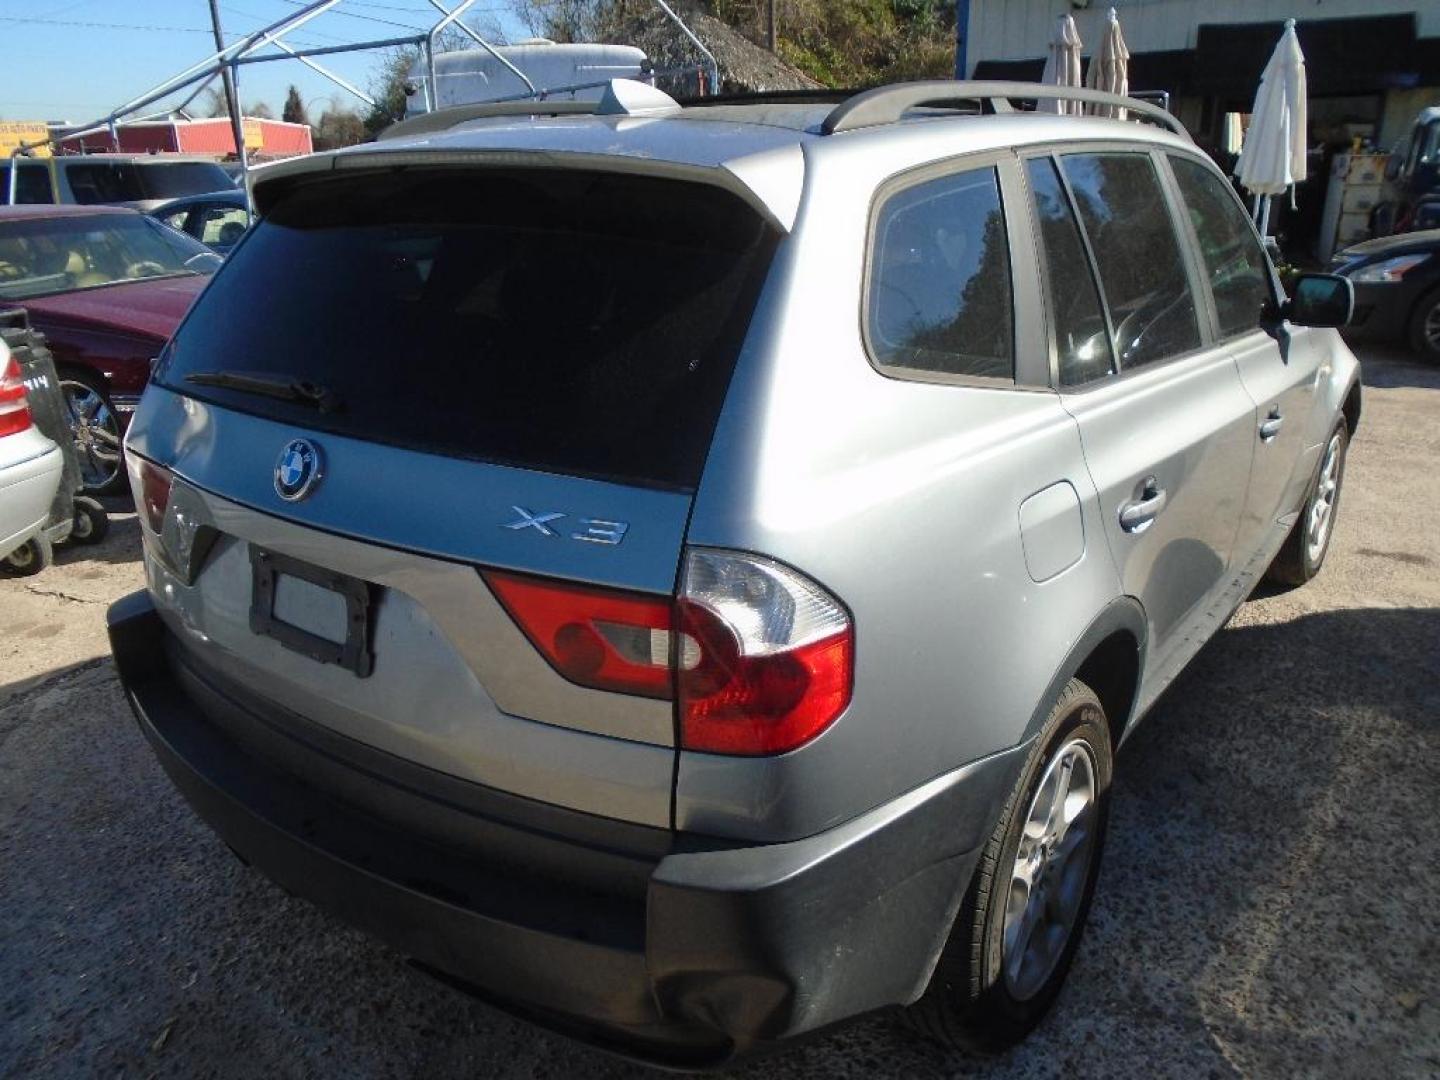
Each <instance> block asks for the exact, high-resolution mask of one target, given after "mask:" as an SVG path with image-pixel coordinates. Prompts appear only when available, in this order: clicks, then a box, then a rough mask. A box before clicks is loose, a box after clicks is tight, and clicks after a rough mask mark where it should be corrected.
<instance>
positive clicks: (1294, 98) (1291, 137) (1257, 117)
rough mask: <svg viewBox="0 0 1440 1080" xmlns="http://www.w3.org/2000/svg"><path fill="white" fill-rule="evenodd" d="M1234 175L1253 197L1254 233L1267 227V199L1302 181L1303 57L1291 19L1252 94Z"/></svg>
mask: <svg viewBox="0 0 1440 1080" xmlns="http://www.w3.org/2000/svg"><path fill="white" fill-rule="evenodd" d="M1235 175H1236V176H1237V177H1239V179H1240V183H1241V184H1242V185H1244V187H1245V190H1247V191H1249V192H1250V193H1251V194H1252V195H1254V196H1255V203H1256V211H1257V213H1258V216H1259V220H1260V234H1261V235H1262V236H1263V235H1264V234H1265V230H1266V227H1267V226H1268V225H1269V224H1270V196H1272V195H1279V194H1281V193H1283V192H1284V191H1285V189H1286V188H1289V187H1291V186H1292V185H1294V184H1298V183H1299V182H1300V181H1301V180H1304V179H1305V175H1306V166H1305V56H1304V54H1303V53H1302V52H1301V51H1300V39H1299V38H1297V37H1296V36H1295V20H1294V19H1286V20H1285V33H1284V34H1282V35H1281V36H1280V44H1278V45H1276V46H1275V52H1274V54H1273V55H1272V56H1271V57H1270V62H1269V63H1268V64H1266V65H1265V72H1264V74H1262V75H1261V76H1260V89H1259V90H1258V91H1257V92H1256V94H1255V108H1254V109H1253V110H1252V112H1251V116H1250V130H1249V131H1247V132H1246V133H1245V144H1244V145H1243V146H1242V147H1241V148H1240V160H1239V161H1237V162H1236V163H1235Z"/></svg>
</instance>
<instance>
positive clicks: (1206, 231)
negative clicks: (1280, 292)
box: [1170, 157, 1274, 338]
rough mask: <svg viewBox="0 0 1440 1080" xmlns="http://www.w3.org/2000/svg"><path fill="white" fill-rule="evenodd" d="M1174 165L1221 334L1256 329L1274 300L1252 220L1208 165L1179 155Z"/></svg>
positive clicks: (1232, 334)
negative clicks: (1208, 280)
mask: <svg viewBox="0 0 1440 1080" xmlns="http://www.w3.org/2000/svg"><path fill="white" fill-rule="evenodd" d="M1170 165H1171V167H1172V168H1173V169H1174V170H1175V182H1176V183H1177V184H1178V185H1179V186H1180V194H1181V195H1182V196H1183V197H1184V199H1185V207H1186V209H1187V210H1188V211H1189V213H1190V223H1191V224H1192V225H1193V226H1194V227H1195V235H1196V237H1197V238H1198V239H1199V241H1200V254H1201V256H1202V258H1203V259H1204V261H1205V275H1206V276H1207V277H1208V278H1209V279H1210V293H1211V295H1212V296H1214V298H1215V313H1216V315H1217V316H1218V318H1219V322H1220V336H1221V337H1222V338H1227V337H1233V336H1234V335H1236V334H1244V333H1247V332H1249V331H1251V330H1254V329H1256V328H1257V327H1259V325H1260V323H1261V321H1262V316H1263V313H1264V311H1265V308H1266V306H1267V305H1268V304H1269V303H1270V302H1271V301H1272V300H1273V299H1274V297H1273V296H1272V294H1271V292H1270V269H1269V265H1268V264H1267V262H1266V260H1265V252H1264V251H1262V250H1261V248H1260V241H1259V240H1258V239H1256V237H1255V232H1254V230H1253V229H1251V228H1250V219H1249V218H1247V217H1246V216H1245V211H1243V210H1241V209H1240V206H1239V204H1237V203H1236V202H1235V195H1234V193H1233V192H1232V191H1231V190H1230V186H1229V185H1228V184H1226V183H1225V181H1224V180H1221V179H1220V177H1218V176H1216V175H1215V174H1214V173H1213V172H1211V171H1210V170H1209V169H1207V168H1205V166H1203V165H1201V164H1200V163H1198V162H1195V161H1189V160H1187V159H1185V158H1181V157H1171V159H1170Z"/></svg>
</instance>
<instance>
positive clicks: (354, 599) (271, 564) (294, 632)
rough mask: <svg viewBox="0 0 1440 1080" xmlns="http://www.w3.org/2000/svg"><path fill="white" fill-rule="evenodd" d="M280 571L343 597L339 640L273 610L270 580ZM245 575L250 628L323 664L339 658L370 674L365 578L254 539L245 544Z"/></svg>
mask: <svg viewBox="0 0 1440 1080" xmlns="http://www.w3.org/2000/svg"><path fill="white" fill-rule="evenodd" d="M282 574H283V575H285V576H287V577H292V578H298V579H299V580H301V581H306V582H309V583H310V584H311V585H316V586H318V587H320V588H321V589H324V590H326V591H328V592H332V593H335V594H336V595H337V596H339V597H340V598H341V599H343V600H344V602H345V640H344V641H343V642H338V641H331V640H330V639H329V638H325V637H321V636H320V635H319V634H313V633H311V632H310V631H308V630H304V629H302V628H300V627H298V626H294V625H292V624H290V623H288V622H285V621H284V620H283V619H280V618H278V617H277V616H276V614H275V586H276V582H277V580H278V579H279V577H280V576H281V575H282ZM250 576H251V587H250V629H251V631H252V632H253V633H256V634H262V635H264V636H265V637H269V638H273V639H274V640H276V641H278V642H279V643H280V644H281V645H283V646H284V647H285V648H287V649H291V650H293V651H295V652H298V653H302V654H303V655H305V656H308V657H310V659H312V660H317V661H319V662H320V663H322V664H338V665H339V666H340V667H342V668H344V669H345V670H346V671H349V672H352V673H354V674H355V675H356V676H358V677H359V678H362V679H364V678H367V677H368V676H369V675H370V673H371V671H372V670H373V669H374V664H375V660H374V656H373V654H372V652H371V648H370V614H371V609H372V607H373V599H374V597H373V590H372V586H371V585H370V583H369V582H366V581H361V580H360V579H359V578H353V577H350V576H349V575H348V574H338V573H336V572H335V571H333V570H326V569H323V568H322V567H319V566H313V565H311V564H310V563H307V562H303V561H301V560H300V559H296V558H293V557H291V556H289V555H282V554H280V553H279V552H278V551H267V550H265V549H264V548H262V547H258V546H257V545H255V544H251V545H250Z"/></svg>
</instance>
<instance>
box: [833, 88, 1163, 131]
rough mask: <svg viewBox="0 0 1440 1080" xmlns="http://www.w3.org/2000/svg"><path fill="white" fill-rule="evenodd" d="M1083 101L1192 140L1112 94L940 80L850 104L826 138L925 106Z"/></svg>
mask: <svg viewBox="0 0 1440 1080" xmlns="http://www.w3.org/2000/svg"><path fill="white" fill-rule="evenodd" d="M1012 99H1013V100H1019V101H1026V100H1030V101H1035V100H1043V101H1079V102H1084V103H1085V104H1087V105H1110V106H1113V107H1115V108H1121V109H1125V110H1127V111H1129V112H1132V113H1134V114H1135V115H1136V116H1137V118H1139V119H1141V120H1148V121H1149V122H1150V123H1152V124H1158V125H1159V126H1161V127H1164V128H1168V129H1169V130H1170V131H1173V132H1174V133H1175V134H1177V135H1183V136H1185V137H1186V138H1189V132H1187V131H1186V130H1185V125H1183V124H1182V123H1180V121H1179V120H1178V119H1176V118H1175V117H1174V116H1172V115H1170V114H1169V113H1168V112H1166V111H1165V110H1164V109H1162V108H1160V107H1159V106H1158V105H1151V104H1150V103H1149V102H1145V101H1137V100H1135V99H1134V98H1129V97H1122V96H1121V95H1119V94H1107V93H1105V92H1104V91H1102V90H1091V89H1088V88H1085V87H1078V86H1048V85H1046V84H1044V83H1027V82H962V81H960V80H948V79H945V80H942V79H934V80H931V81H929V82H908V83H896V84H895V85H893V86H878V87H876V88H875V89H874V90H867V91H865V93H863V94H857V95H856V96H855V97H852V98H850V99H849V100H847V101H846V102H845V103H844V104H843V105H840V106H838V107H836V108H835V109H834V110H832V111H831V113H830V115H829V116H827V117H826V118H825V122H824V123H823V124H822V125H821V128H820V130H821V132H822V133H823V134H825V135H834V134H835V133H836V132H840V131H854V130H856V129H857V128H867V127H876V126H878V125H880V124H893V123H895V122H896V121H897V120H899V119H900V118H901V117H902V116H904V115H905V113H906V112H908V111H909V110H911V109H914V108H917V107H919V106H921V105H942V106H943V105H948V104H952V103H955V102H961V101H974V102H979V103H980V106H981V107H982V108H986V107H988V108H989V110H990V111H991V112H993V113H1008V112H1014V111H1015V109H1014V107H1013V106H1012V105H1011V104H1010V102H1011V100H1012Z"/></svg>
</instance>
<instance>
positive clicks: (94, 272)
mask: <svg viewBox="0 0 1440 1080" xmlns="http://www.w3.org/2000/svg"><path fill="white" fill-rule="evenodd" d="M219 265H220V258H219V257H218V256H217V255H216V254H215V253H214V252H213V251H211V250H210V249H208V248H207V247H205V246H204V245H203V244H201V243H199V242H198V241H196V240H193V239H191V238H190V237H188V236H186V235H184V234H183V233H178V232H176V231H175V230H174V229H171V228H169V227H167V226H165V225H162V224H160V222H158V221H155V220H154V219H153V218H149V217H146V216H145V215H144V214H141V213H139V212H138V211H135V210H127V209H124V208H122V207H114V206H103V207H102V206H94V207H87V206H0V305H3V306H22V307H24V308H25V309H26V310H27V311H28V312H29V313H30V321H31V324H32V325H33V326H34V327H35V328H36V329H38V330H40V331H41V332H42V333H43V334H44V335H45V336H46V338H47V339H49V343H50V349H51V351H52V352H53V353H54V355H55V364H56V367H57V368H58V370H59V373H60V381H61V386H62V387H63V388H64V390H65V395H66V399H67V403H68V404H69V406H70V409H71V413H72V416H73V421H74V430H75V441H76V448H77V450H78V451H79V452H80V458H81V462H82V474H83V477H84V481H85V490H86V491H88V492H90V493H92V494H95V493H100V494H103V493H106V492H111V491H118V490H120V488H121V486H122V485H123V484H124V478H125V474H124V469H123V468H122V466H121V461H120V438H121V436H122V435H123V434H124V432H125V428H126V426H127V425H128V423H129V417H130V414H131V413H132V412H133V411H134V408H135V403H136V402H137V401H138V400H139V398H140V391H141V390H143V389H144V387H145V383H146V381H147V380H148V379H149V377H150V362H151V360H152V359H153V358H154V357H155V356H156V354H158V353H159V352H160V349H161V348H162V347H163V346H164V344H165V342H166V341H167V340H169V338H170V335H171V334H172V333H173V332H174V330H175V328H176V326H178V325H179V323H180V319H181V318H182V317H183V316H184V314H185V312H186V311H187V310H188V309H189V307H190V302H191V301H192V300H194V299H195V296H196V295H197V294H198V293H199V292H200V290H201V288H202V287H203V286H204V284H205V282H206V281H207V280H209V275H210V274H212V273H214V271H215V268H216V267H217V266H219Z"/></svg>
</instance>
